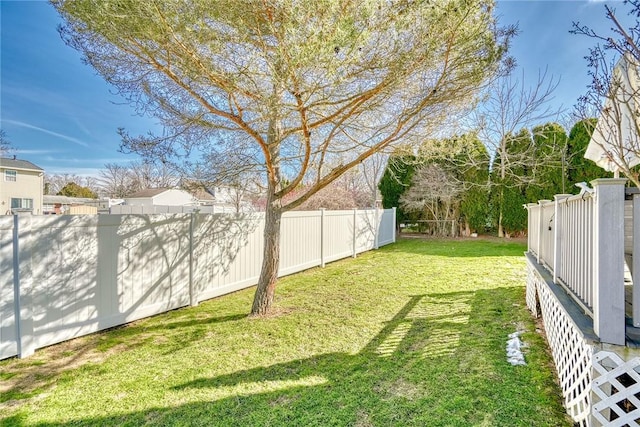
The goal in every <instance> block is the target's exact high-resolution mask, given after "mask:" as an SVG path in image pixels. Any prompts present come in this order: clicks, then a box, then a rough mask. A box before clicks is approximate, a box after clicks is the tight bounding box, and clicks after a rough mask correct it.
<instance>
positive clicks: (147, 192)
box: [126, 188, 171, 199]
mask: <svg viewBox="0 0 640 427" xmlns="http://www.w3.org/2000/svg"><path fill="white" fill-rule="evenodd" d="M169 190H171V189H170V188H146V189H144V190H140V191H136V192H135V193H133V194H130V195H128V196H127V197H126V198H127V199H141V198H144V197H154V196H157V195H158V194H162V193H164V192H165V191H169Z"/></svg>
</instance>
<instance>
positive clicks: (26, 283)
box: [13, 215, 36, 359]
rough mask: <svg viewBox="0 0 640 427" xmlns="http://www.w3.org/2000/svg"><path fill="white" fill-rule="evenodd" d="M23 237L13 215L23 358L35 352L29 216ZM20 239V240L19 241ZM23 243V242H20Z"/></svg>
mask: <svg viewBox="0 0 640 427" xmlns="http://www.w3.org/2000/svg"><path fill="white" fill-rule="evenodd" d="M23 218H24V219H23V222H24V223H27V221H28V225H27V226H26V227H24V231H23V237H22V239H21V237H20V216H18V215H14V216H13V292H14V304H15V305H14V308H15V324H16V341H17V345H18V357H19V358H21V359H22V358H25V357H29V356H31V355H32V354H33V353H35V350H36V349H35V337H34V336H33V300H32V292H33V290H32V288H33V286H32V285H33V283H32V282H33V281H32V273H31V244H32V243H33V242H31V241H30V240H31V217H30V216H25V217H23ZM21 240H22V241H21ZM21 243H23V244H21Z"/></svg>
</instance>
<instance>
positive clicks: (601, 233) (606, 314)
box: [591, 178, 627, 345]
mask: <svg viewBox="0 0 640 427" xmlns="http://www.w3.org/2000/svg"><path fill="white" fill-rule="evenodd" d="M626 182H627V180H626V179H618V178H607V179H596V180H594V181H591V185H592V186H593V188H594V189H595V205H594V227H593V243H594V251H593V266H592V268H593V279H594V280H593V330H594V332H595V333H596V335H598V337H599V338H600V341H602V342H604V343H609V344H616V345H624V344H625V313H624V310H625V307H624V186H625V184H626Z"/></svg>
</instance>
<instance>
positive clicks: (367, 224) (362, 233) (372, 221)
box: [356, 209, 379, 253]
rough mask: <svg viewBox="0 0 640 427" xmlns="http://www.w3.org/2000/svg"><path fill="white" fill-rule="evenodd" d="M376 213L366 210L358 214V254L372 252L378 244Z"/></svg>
mask: <svg viewBox="0 0 640 427" xmlns="http://www.w3.org/2000/svg"><path fill="white" fill-rule="evenodd" d="M376 219H377V218H376V211H375V210H373V209H371V210H365V211H357V213H356V253H361V252H365V251H370V250H371V249H373V248H374V247H375V243H376V238H375V237H376V228H378V227H379V225H378V224H376Z"/></svg>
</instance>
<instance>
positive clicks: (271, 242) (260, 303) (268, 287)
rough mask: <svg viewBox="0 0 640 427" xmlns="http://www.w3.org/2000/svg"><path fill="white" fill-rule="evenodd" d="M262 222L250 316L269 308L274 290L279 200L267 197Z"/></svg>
mask: <svg viewBox="0 0 640 427" xmlns="http://www.w3.org/2000/svg"><path fill="white" fill-rule="evenodd" d="M269 199H270V200H269V201H268V203H267V208H266V212H265V222H264V252H263V260H262V270H261V271H260V278H259V279H258V287H257V289H256V293H255V296H254V297H253V306H252V307H251V315H252V316H262V315H265V314H267V313H269V311H270V310H271V304H272V303H273V296H274V295H275V292H276V281H277V280H278V268H279V265H280V222H281V219H282V207H281V206H280V200H273V199H272V198H271V197H269Z"/></svg>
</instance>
